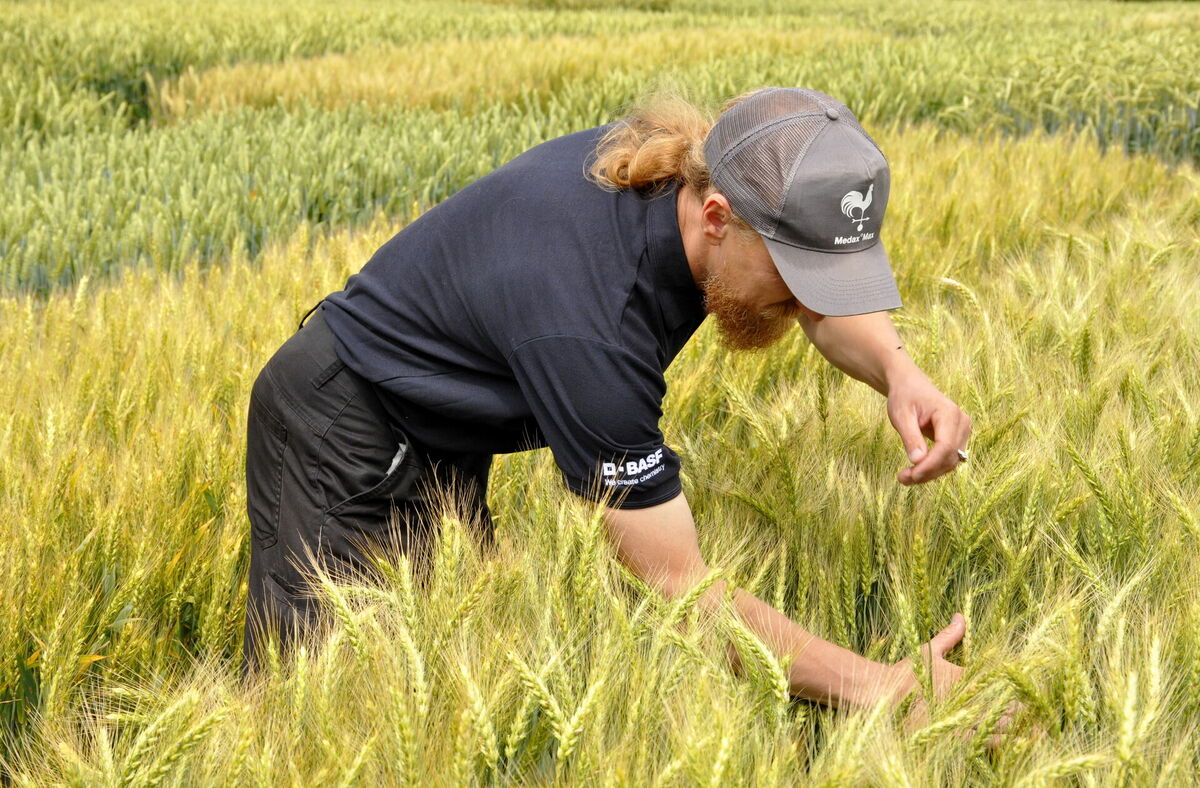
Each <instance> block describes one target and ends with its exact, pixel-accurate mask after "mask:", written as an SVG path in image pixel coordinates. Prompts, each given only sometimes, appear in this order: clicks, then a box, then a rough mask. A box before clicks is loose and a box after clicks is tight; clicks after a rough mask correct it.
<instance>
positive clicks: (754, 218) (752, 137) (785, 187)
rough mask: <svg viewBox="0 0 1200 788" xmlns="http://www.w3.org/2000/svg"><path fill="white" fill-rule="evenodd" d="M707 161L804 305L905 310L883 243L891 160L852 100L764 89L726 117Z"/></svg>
mask: <svg viewBox="0 0 1200 788" xmlns="http://www.w3.org/2000/svg"><path fill="white" fill-rule="evenodd" d="M704 158H705V161H706V162H707V163H708V168H709V172H710V173H711V175H712V180H713V185H715V186H716V188H717V189H718V190H719V191H720V192H721V193H722V194H724V195H725V197H726V198H728V200H729V204H730V206H731V207H732V208H733V211H734V213H736V214H737V215H738V216H741V217H742V218H743V219H745V220H746V221H747V222H748V223H749V224H750V226H751V227H753V228H754V229H755V230H757V231H758V232H759V234H760V235H762V237H763V242H764V243H765V244H766V246H767V251H768V252H770V254H771V259H772V260H773V261H774V262H775V267H776V268H778V269H779V274H780V276H782V277H783V281H784V282H786V283H787V286H788V288H789V289H790V290H791V291H792V295H794V296H795V297H796V298H797V299H799V301H800V302H801V303H802V304H804V305H805V306H807V307H808V308H809V309H812V310H813V311H815V312H819V313H821V314H823V315H860V314H863V313H866V312H878V311H881V310H884V309H895V308H897V307H899V306H901V305H902V304H901V302H900V292H899V291H898V290H897V289H896V279H895V277H894V276H893V275H892V269H891V266H890V265H889V264H888V257H887V253H886V252H885V251H884V248H883V243H882V242H881V241H880V234H881V231H882V229H883V212H884V209H885V208H886V207H887V201H888V192H889V191H890V188H889V187H890V186H891V174H890V172H889V170H888V163H887V159H886V158H885V157H884V155H883V151H881V150H880V149H879V146H878V145H876V144H875V141H874V140H873V139H871V137H870V135H869V134H867V132H866V131H864V130H863V127H862V126H860V125H859V124H858V120H857V119H856V118H855V117H854V115H853V113H851V112H850V110H849V109H847V107H846V105H845V104H842V103H841V102H840V101H837V100H836V99H834V98H831V97H830V96H827V95H825V94H824V93H821V92H820V91H817V90H810V89H808V88H765V89H763V90H761V91H758V92H757V93H754V94H753V95H751V96H750V97H749V98H746V99H743V100H742V101H740V102H739V103H738V104H736V105H735V106H733V107H731V108H729V109H728V110H727V111H725V112H723V113H722V114H721V116H720V118H718V119H717V122H716V124H714V125H713V127H712V129H711V130H710V131H709V133H708V137H707V138H706V139H705V141H704Z"/></svg>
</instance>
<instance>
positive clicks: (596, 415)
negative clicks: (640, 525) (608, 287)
mask: <svg viewBox="0 0 1200 788" xmlns="http://www.w3.org/2000/svg"><path fill="white" fill-rule="evenodd" d="M509 364H510V366H511V368H512V371H513V374H514V375H515V376H516V379H517V383H518V385H519V386H520V387H521V391H522V393H523V394H524V396H525V398H526V400H527V402H528V403H529V406H530V408H531V409H532V411H533V416H534V418H535V419H536V420H537V423H538V427H539V428H540V429H541V431H542V435H543V437H545V439H546V442H547V443H548V444H549V446H550V450H551V451H552V452H553V453H554V460H555V462H556V463H557V464H558V467H559V469H560V470H561V471H562V474H563V481H564V482H565V483H566V485H567V487H568V488H569V489H570V490H571V491H572V492H574V493H576V494H578V495H581V496H583V497H585V498H589V499H591V500H599V499H601V498H603V497H606V496H610V495H611V496H612V497H611V498H609V499H608V505H610V506H613V507H615V508H619V509H642V508H645V507H647V506H654V505H655V504H659V503H664V502H666V501H669V500H671V499H672V498H674V497H675V496H676V495H678V494H679V492H680V490H681V486H680V483H679V457H678V455H677V454H675V452H674V451H672V450H671V449H670V447H668V446H666V445H665V444H664V443H663V436H662V433H661V432H660V431H659V428H658V420H659V419H660V418H661V417H662V399H663V395H664V394H665V393H666V383H665V381H664V380H663V375H662V371H661V370H660V369H658V368H657V367H656V366H655V365H654V364H652V363H648V362H647V361H645V360H644V359H642V358H640V357H639V356H637V355H636V354H634V353H632V352H631V351H629V350H628V349H626V348H624V347H622V346H620V345H614V344H610V343H607V342H602V341H600V340H596V339H590V338H585V337H572V336H550V337H540V338H537V339H532V340H529V341H526V342H524V343H522V344H521V345H518V346H517V348H516V349H515V350H514V351H513V352H512V354H511V356H510V357H509Z"/></svg>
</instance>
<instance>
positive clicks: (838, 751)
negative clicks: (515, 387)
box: [0, 0, 1200, 786]
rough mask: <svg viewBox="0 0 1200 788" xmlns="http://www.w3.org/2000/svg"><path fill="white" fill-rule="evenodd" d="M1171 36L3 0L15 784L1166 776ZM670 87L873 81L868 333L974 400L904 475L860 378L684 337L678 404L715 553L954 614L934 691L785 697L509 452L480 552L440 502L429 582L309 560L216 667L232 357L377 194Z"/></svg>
mask: <svg viewBox="0 0 1200 788" xmlns="http://www.w3.org/2000/svg"><path fill="white" fill-rule="evenodd" d="M1197 63H1200V3H1187V2H1184V3H1120V2H1102V1H1100V0H1095V1H1088V0H1080V1H1078V2H1039V3H1025V2H1020V3H985V2H970V1H964V2H956V3H936V2H931V1H930V0H921V1H920V2H916V1H902V2H892V3H886V4H878V5H876V4H869V3H865V2H861V0H847V1H846V2H832V0H816V1H814V2H799V0H795V1H793V2H783V0H765V1H764V2H752V1H751V0H730V1H729V2H722V3H717V2H713V1H712V0H645V1H644V2H641V3H637V2H631V3H627V4H614V3H609V2H601V0H579V1H578V2H571V0H561V2H553V1H552V0H542V1H541V2H537V1H535V0H531V1H530V2H489V3H454V2H436V3H434V2H413V3H405V4H393V3H383V2H378V3H376V2H369V1H368V0H350V2H346V3H339V4H337V5H331V4H317V3H308V2H299V3H290V4H286V5H280V4H273V3H265V2H261V0H251V2H239V3H230V2H209V3H205V4H202V5H190V4H187V5H185V4H182V3H167V2H151V1H149V0H132V1H131V2H123V3H120V4H114V3H107V2H72V3H27V2H0V177H2V178H3V184H4V191H3V199H2V200H0V359H2V366H0V373H2V374H3V385H0V523H3V526H0V527H3V528H4V529H5V533H4V538H5V546H4V549H3V550H0V584H2V587H3V589H4V590H3V597H2V600H3V601H2V603H0V773H2V774H3V779H4V781H5V782H6V783H8V782H11V783H12V784H18V785H44V784H69V785H81V786H83V785H86V786H93V785H239V786H240V785H247V784H253V785H264V786H267V785H270V786H275V785H376V784H386V785H393V784H397V785H399V784H411V785H418V784H419V785H425V784H471V783H474V784H481V785H482V784H510V783H511V784H537V785H549V784H575V783H581V784H599V785H625V784H635V785H643V784H645V785H664V786H670V785H697V784H703V785H714V786H716V785H797V784H819V785H833V784H839V785H929V784H933V785H963V784H1005V785H1011V784H1021V785H1151V784H1184V785H1187V784H1194V783H1195V782H1196V775H1197V774H1198V773H1200V308H1198V307H1197V304H1198V303H1200V172H1198V171H1197V162H1198V161H1200V114H1198V113H1200V68H1197V66H1196V64H1197ZM664 78H666V79H668V80H674V81H675V83H676V84H679V85H682V86H684V87H685V88H686V89H687V90H688V92H689V94H690V95H691V96H692V98H693V99H694V100H696V101H697V102H699V103H702V104H705V105H707V106H710V107H714V108H715V107H716V106H717V105H719V103H720V102H721V101H723V100H724V99H726V98H728V97H730V96H733V95H736V94H738V93H741V92H743V91H745V90H748V89H751V88H754V87H758V86H762V85H802V86H808V87H815V88H818V89H820V90H823V91H825V92H827V93H830V94H831V95H834V96H836V97H838V98H840V99H842V100H844V101H845V102H846V103H847V104H848V105H849V106H850V107H851V109H853V110H854V111H855V112H856V113H857V114H858V115H859V117H860V119H861V120H862V122H863V123H864V125H865V126H866V127H867V128H868V130H869V131H871V133H872V134H873V135H874V136H875V138H876V139H877V141H878V142H879V143H880V145H881V147H882V148H883V150H884V151H885V152H886V154H887V155H888V157H889V160H890V162H891V167H892V178H893V192H892V199H891V203H890V205H889V209H888V227H887V231H886V233H885V234H884V241H885V243H886V244H887V248H888V250H889V254H890V257H891V259H892V263H893V268H894V270H895V273H896V276H897V280H898V282H899V284H900V289H901V293H902V294H903V296H904V300H905V306H904V308H902V309H900V310H897V311H895V312H893V313H892V315H893V319H894V321H895V322H896V324H897V326H898V327H899V329H900V331H901V333H902V335H903V337H904V338H905V342H906V345H907V347H908V349H909V352H910V353H911V354H912V355H913V357H914V358H915V359H916V361H917V363H918V364H919V365H920V366H921V367H922V368H923V369H924V370H925V371H926V372H927V373H928V374H929V376H930V377H931V378H932V380H933V381H934V382H935V383H936V384H937V385H938V386H939V387H940V388H941V389H942V390H943V391H944V392H946V393H947V395H949V396H950V397H951V398H952V399H954V400H955V401H956V402H958V403H959V404H960V405H961V406H962V407H963V408H964V409H965V410H966V411H967V412H968V413H969V414H970V415H971V417H972V420H973V422H974V425H975V428H974V435H973V439H972V445H971V450H972V457H971V461H970V463H968V464H967V465H964V466H962V467H961V468H960V469H959V470H957V471H956V472H955V473H953V474H951V475H949V476H947V477H945V478H943V479H940V480H937V481H934V482H932V483H929V484H926V485H921V486H919V487H915V488H907V487H903V486H901V485H899V484H898V483H897V482H896V481H895V473H896V471H897V470H898V469H899V468H900V467H901V466H902V465H904V464H905V461H904V457H903V449H902V446H901V444H900V441H899V438H898V437H897V435H896V434H895V432H894V431H893V430H892V428H891V427H890V425H889V423H888V421H887V417H886V414H885V411H884V402H883V400H882V398H881V397H879V396H878V395H877V394H876V393H875V392H873V391H872V390H870V389H869V388H867V387H866V386H865V385H862V384H859V383H858V382H856V381H854V380H851V379H849V378H847V377H845V376H844V375H842V374H841V373H840V372H838V371H836V370H835V369H833V368H832V367H831V366H830V365H829V364H827V363H826V362H825V361H824V359H822V358H821V357H820V355H819V354H817V353H816V351H815V350H814V349H813V348H812V347H811V346H810V345H809V344H808V342H807V340H806V339H805V338H804V336H803V334H802V333H801V332H799V331H796V332H794V336H791V337H789V338H787V339H785V340H784V341H783V342H781V343H780V344H779V345H778V346H776V347H774V348H772V349H770V350H768V351H765V352H762V353H757V354H736V353H730V352H728V351H725V350H723V349H722V348H721V347H720V346H719V345H718V343H717V342H716V334H715V332H714V331H712V327H711V326H705V327H703V328H702V329H701V331H700V332H698V334H697V335H696V336H695V337H694V338H693V339H692V341H691V342H690V343H689V345H688V347H687V348H685V350H684V352H683V353H681V354H680V356H679V358H678V359H677V360H676V361H675V363H674V364H673V366H672V367H671V370H670V371H669V374H668V383H669V394H668V399H667V402H666V403H665V417H664V420H663V427H664V431H665V433H666V435H667V439H668V443H670V444H671V445H672V446H673V447H674V448H676V449H677V450H678V451H679V453H680V455H681V456H682V458H683V462H684V483H685V490H686V492H687V495H688V498H689V500H690V502H691V504H692V506H693V509H694V511H695V513H696V518H697V523H698V528H699V534H700V543H701V550H702V552H703V553H704V555H705V557H706V559H707V561H708V563H709V564H710V565H711V566H714V567H717V568H718V569H719V570H720V572H721V573H722V574H723V576H724V577H726V578H728V579H731V580H732V581H733V582H735V583H736V584H737V585H738V586H740V587H743V588H746V589H748V590H749V591H751V592H752V593H754V594H755V595H757V596H759V597H760V598H762V599H764V600H766V601H768V602H770V603H771V604H772V605H773V606H775V607H776V608H777V609H779V610H781V611H783V612H784V613H786V614H787V615H789V616H790V617H792V618H793V619H794V620H795V621H797V622H798V623H799V624H800V625H801V626H803V627H805V628H806V629H809V630H810V631H812V632H814V633H816V634H818V635H820V636H821V637H824V638H827V639H829V640H832V641H834V642H836V643H838V644H840V645H843V646H846V647H848V648H851V649H854V650H856V651H858V652H860V653H863V654H865V655H867V656H868V657H870V658H872V659H876V660H880V661H885V662H895V661H897V660H900V659H902V658H904V657H906V656H914V657H915V656H916V653H917V647H918V645H919V644H921V643H923V642H925V641H927V640H928V639H929V638H930V637H931V636H932V635H933V634H934V633H936V632H937V631H938V630H939V629H941V628H942V627H943V626H945V625H946V623H948V622H949V619H950V616H951V614H952V613H954V612H956V611H961V612H963V613H964V614H965V615H966V616H967V618H968V622H969V624H968V631H967V637H966V638H965V640H964V641H963V643H962V644H961V645H960V646H959V647H957V648H955V649H954V650H953V651H952V652H951V653H950V655H949V659H950V660H951V661H953V662H956V663H958V664H961V665H964V666H965V667H966V674H965V678H964V680H963V681H962V682H961V683H960V684H959V685H957V687H956V691H955V693H954V694H953V695H951V696H950V697H949V698H948V699H947V700H946V702H944V703H941V704H938V705H936V706H934V708H933V709H932V712H931V715H930V718H929V720H928V721H926V723H925V724H924V725H923V726H921V727H919V728H916V729H911V730H910V729H906V728H905V726H904V725H903V724H902V718H901V717H899V716H898V715H896V714H894V713H892V712H890V711H889V710H887V709H885V708H882V707H881V708H878V709H876V710H874V711H862V712H855V713H847V712H845V711H835V710H832V709H829V708H826V707H823V706H819V705H814V704H810V703H807V702H804V701H793V700H790V699H789V698H788V696H787V682H786V680H785V679H784V673H783V672H782V667H781V664H780V662H779V661H778V660H776V659H775V658H774V657H773V656H772V655H771V654H770V652H769V651H767V650H766V649H765V648H764V646H763V645H762V644H761V643H760V642H758V641H757V640H756V639H755V637H754V636H753V635H752V634H751V633H750V632H749V630H747V629H746V628H745V626H744V625H742V624H741V623H740V622H739V621H738V620H736V619H735V618H731V617H728V616H724V617H720V618H717V619H715V620H709V619H706V618H704V617H700V616H697V615H696V613H695V611H694V610H692V609H691V607H690V606H689V605H688V604H687V600H683V601H681V602H667V601H664V600H662V599H661V598H659V597H658V596H656V595H655V594H654V593H653V592H650V591H649V590H648V589H646V588H644V587H640V586H639V583H638V582H637V581H636V579H635V578H633V577H632V576H631V575H629V574H628V573H626V572H624V571H623V570H622V569H621V568H620V567H619V565H618V564H617V562H616V560H615V558H614V556H613V554H612V551H611V548H610V547H609V546H608V545H607V542H606V541H605V539H604V538H603V532H602V529H601V525H600V520H599V512H597V511H596V510H595V508H594V507H592V506H590V505H588V504H586V503H585V502H583V501H582V500H580V499H577V498H575V497H573V496H571V495H570V494H569V493H567V492H566V491H565V490H563V488H562V487H561V484H560V481H559V474H558V471H557V469H556V468H555V466H554V464H553V460H552V457H551V456H550V455H549V453H548V452H547V451H538V452H531V453H526V454H518V455H509V456H505V457H501V458H498V459H497V463H496V466H495V469H494V471H493V482H492V485H493V486H492V488H491V490H490V493H489V501H490V503H491V507H492V510H493V512H495V514H496V520H497V538H498V542H499V545H498V549H499V552H498V555H497V556H495V557H493V558H490V559H488V560H486V561H485V560H482V559H480V558H479V556H478V554H477V553H476V552H475V550H474V548H473V545H472V543H471V540H470V537H469V536H468V533H467V530H466V528H465V526H464V524H463V523H462V521H461V518H459V517H458V516H457V515H456V514H455V511H454V508H453V506H450V507H448V509H447V513H446V516H445V518H444V521H443V537H442V540H441V542H440V545H439V548H438V553H437V556H436V561H435V569H434V573H433V577H432V580H431V585H430V587H429V588H428V589H414V588H413V586H412V583H411V580H410V579H409V575H408V571H407V565H406V562H405V561H404V560H403V559H402V558H399V557H397V560H396V562H395V566H394V567H393V571H392V572H391V573H390V582H389V583H388V584H387V585H386V586H362V585H346V584H342V583H337V582H332V581H329V579H328V578H327V579H326V580H327V581H329V582H326V583H325V584H324V593H325V597H326V601H327V602H328V605H329V610H330V615H331V616H332V617H333V619H334V620H335V626H334V628H333V630H332V633H331V635H330V639H329V640H328V641H327V642H325V643H324V644H323V645H322V647H321V648H320V649H318V650H316V651H312V652H310V651H305V652H303V653H301V654H300V655H299V656H298V658H297V659H295V660H293V661H288V662H283V663H277V664H274V665H273V666H272V670H271V675H270V676H269V677H268V678H267V680H265V681H264V682H262V683H260V684H257V685H254V686H251V687H243V686H242V685H241V684H240V683H239V681H238V675H239V668H240V661H241V639H242V626H243V621H244V618H243V616H244V609H245V598H246V578H247V571H248V560H249V523H248V521H247V519H246V516H245V489H244V482H243V467H244V465H243V463H244V457H245V414H246V408H247V403H248V399H249V393H250V385H251V383H252V382H253V380H254V378H255V376H256V375H257V373H258V371H259V370H260V369H261V367H262V365H263V364H264V363H265V362H266V361H267V359H268V358H269V357H270V356H271V354H272V353H273V352H274V351H275V349H276V348H277V347H278V346H279V345H280V344H281V343H282V342H283V341H284V340H285V339H286V338H287V337H288V336H289V335H290V333H291V332H292V331H293V330H294V328H295V325H296V322H297V321H298V319H299V317H300V315H302V314H303V312H304V311H305V310H306V309H307V308H308V307H309V306H311V305H312V304H313V303H315V302H316V301H317V300H318V299H319V298H321V297H322V296H324V295H326V294H327V293H329V292H331V291H334V290H338V289H340V288H341V287H342V286H343V284H344V282H345V280H346V278H347V277H348V276H349V275H350V274H352V273H354V272H355V271H357V270H358V268H359V267H360V266H361V265H362V264H363V263H364V262H365V261H366V260H367V258H368V257H369V256H370V255H371V254H372V253H373V252H374V251H375V249H376V248H377V247H378V246H379V245H380V244H382V243H383V242H384V241H386V240H387V239H388V238H390V237H391V236H392V235H393V234H394V233H395V232H397V231H398V230H399V229H400V228H401V227H402V226H403V225H404V224H405V223H406V222H408V221H411V220H412V219H414V218H415V217H417V216H419V215H420V214H421V212H422V211H424V210H425V209H426V208H428V207H429V206H431V205H433V204H435V203H436V202H438V201H439V200H442V199H444V198H446V197H447V196H449V195H451V194H453V193H454V192H455V191H456V190H457V189H459V188H461V187H462V186H464V185H465V184H467V183H469V182H470V181H471V180H473V179H475V178H477V177H479V176H480V175H482V174H484V173H486V172H488V171H489V170H491V169H492V168H494V167H496V166H498V165H499V164H501V163H503V162H504V161H506V160H508V159H509V158H512V157H513V156H515V155H517V154H518V153H520V152H521V151H523V150H525V149H526V148H528V147H530V146H532V145H534V144H536V143H538V142H540V141H542V140H545V139H549V138H551V137H554V136H558V135H560V134H564V133H567V132H570V131H575V130H578V129H583V128H587V127H590V126H594V125H597V124H599V123H603V122H606V121H608V120H611V119H614V118H616V117H618V116H619V115H620V114H621V112H622V110H623V109H624V108H625V107H626V106H628V104H629V103H630V102H631V101H633V100H634V99H636V98H637V97H639V96H640V95H643V94H644V93H646V92H647V91H648V90H650V89H652V88H653V87H655V86H657V85H659V84H661V80H663V79H664ZM730 640H732V642H733V643H734V644H735V645H736V647H737V648H738V651H739V654H740V655H741V659H742V662H743V664H744V665H745V666H746V670H745V675H744V676H740V677H739V676H736V675H734V674H733V672H732V671H731V670H730V669H729V667H728V665H727V663H726V662H725V657H724V653H725V652H724V644H725V643H726V642H729V641H730ZM1014 699H1015V700H1019V701H1021V702H1022V704H1023V706H1022V711H1021V713H1020V715H1019V716H1018V717H1017V719H1016V720H1015V721H1014V724H1013V726H1012V728H1011V729H1010V733H1009V734H1007V735H1006V737H1005V740H1004V742H1003V743H1002V745H1001V746H1000V747H998V748H995V749H989V748H988V747H986V746H985V740H986V735H987V733H988V725H989V724H991V723H994V722H995V721H996V720H997V719H998V718H999V715H1000V714H1001V713H1002V712H1003V711H1004V709H1005V707H1006V706H1007V705H1008V703H1009V702H1010V701H1012V700H1014ZM973 725H977V727H976V728H975V729H974V730H972V726H973Z"/></svg>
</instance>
